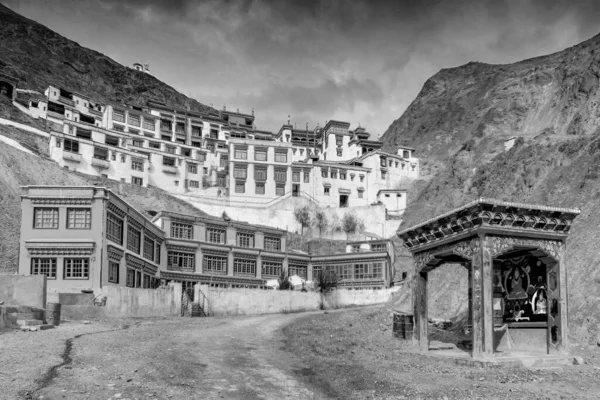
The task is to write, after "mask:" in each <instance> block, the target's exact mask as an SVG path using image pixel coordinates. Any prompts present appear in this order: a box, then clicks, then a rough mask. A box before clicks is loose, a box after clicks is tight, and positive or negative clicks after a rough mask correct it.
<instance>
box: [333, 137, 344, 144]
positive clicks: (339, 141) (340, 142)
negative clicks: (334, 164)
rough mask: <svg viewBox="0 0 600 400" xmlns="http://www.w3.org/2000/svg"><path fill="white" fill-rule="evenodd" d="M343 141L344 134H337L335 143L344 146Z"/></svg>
mask: <svg viewBox="0 0 600 400" xmlns="http://www.w3.org/2000/svg"><path fill="white" fill-rule="evenodd" d="M343 141H344V137H343V136H336V137H335V145H336V146H338V147H340V146H342V144H343Z"/></svg>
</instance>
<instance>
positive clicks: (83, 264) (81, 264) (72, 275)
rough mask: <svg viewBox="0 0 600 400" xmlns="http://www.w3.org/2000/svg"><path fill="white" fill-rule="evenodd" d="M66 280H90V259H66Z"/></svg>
mask: <svg viewBox="0 0 600 400" xmlns="http://www.w3.org/2000/svg"><path fill="white" fill-rule="evenodd" d="M64 263H65V264H64V266H65V270H64V279H89V278H90V259H89V258H65V261H64Z"/></svg>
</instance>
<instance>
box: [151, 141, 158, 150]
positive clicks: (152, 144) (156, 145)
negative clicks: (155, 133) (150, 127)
mask: <svg viewBox="0 0 600 400" xmlns="http://www.w3.org/2000/svg"><path fill="white" fill-rule="evenodd" d="M148 147H149V148H151V149H156V150H160V142H152V141H149V142H148Z"/></svg>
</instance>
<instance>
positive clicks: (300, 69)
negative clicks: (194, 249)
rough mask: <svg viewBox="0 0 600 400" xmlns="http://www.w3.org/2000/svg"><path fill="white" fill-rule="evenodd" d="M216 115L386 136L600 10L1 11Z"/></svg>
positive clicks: (589, 31) (431, 5) (125, 7)
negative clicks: (421, 99)
mask: <svg viewBox="0 0 600 400" xmlns="http://www.w3.org/2000/svg"><path fill="white" fill-rule="evenodd" d="M0 1H2V2H4V3H5V4H6V5H8V6H9V7H11V8H13V9H14V10H15V11H18V12H20V13H21V14H23V15H24V16H26V17H28V18H31V19H33V20H36V21H38V22H40V23H42V24H44V25H46V26H48V27H49V28H50V29H53V30H55V31H57V32H58V33H60V34H62V35H64V36H67V37H68V38H70V39H72V40H75V41H76V42H78V43H80V44H81V45H83V46H86V47H90V48H92V49H95V50H98V51H100V52H102V53H104V54H106V55H108V56H109V57H111V58H113V59H115V60H116V61H118V62H120V63H122V64H124V65H131V64H132V63H133V62H142V63H149V64H150V69H151V72H152V73H153V74H154V75H155V76H156V77H158V78H159V79H161V80H163V81H164V82H166V83H168V84H170V85H171V86H173V87H175V88H176V89H178V90H180V91H181V92H183V93H185V94H186V95H188V96H191V97H194V98H196V99H197V100H198V101H200V102H201V103H204V104H209V105H210V104H213V105H214V106H215V107H216V108H221V107H223V106H224V105H226V106H227V108H228V109H238V108H239V109H240V111H245V112H250V111H251V109H252V108H254V110H255V113H256V116H257V119H256V124H257V126H258V127H259V128H262V129H270V130H278V129H279V127H280V126H281V124H282V123H284V122H285V121H286V120H287V119H288V115H290V116H291V120H292V123H295V124H297V126H298V127H304V126H306V123H308V124H309V126H310V127H313V126H315V125H316V124H317V123H318V124H320V125H321V126H322V125H323V124H324V123H325V121H327V120H329V119H338V120H345V121H349V122H350V123H351V124H352V126H353V127H355V126H357V125H358V124H361V125H362V126H364V127H366V128H367V130H369V131H370V132H371V133H372V134H374V136H379V135H381V134H382V133H383V132H384V131H385V130H386V129H387V127H388V126H389V125H390V123H391V122H392V121H393V120H394V119H396V118H398V117H400V116H401V115H402V112H403V111H404V110H405V109H406V107H407V106H408V105H409V104H410V102H411V101H412V100H413V99H414V98H415V96H416V95H417V94H418V92H419V91H420V89H421V87H422V85H423V83H424V82H425V81H426V80H427V78H429V77H430V76H431V75H433V74H435V73H436V72H437V71H439V70H440V69H441V68H447V67H454V66H458V65H461V64H465V63H467V62H469V61H481V62H487V63H511V62H514V61H519V60H522V59H525V58H530V57H534V56H538V55H543V54H548V53H552V52H555V51H559V50H562V49H564V48H566V47H569V46H572V45H575V44H577V43H579V42H581V41H583V40H586V39H588V38H590V37H592V36H594V35H596V34H598V33H600V4H596V3H600V2H597V1H596V0H589V1H573V0H564V1H550V0H539V1H534V0H473V1H462V0H453V1H444V0H431V1H427V0H422V1H419V0H406V1H402V0H398V1H392V0H388V1H368V0H357V1H350V0H304V1H294V2H292V1H284V0H231V1H229V0H221V1H217V0H214V1H202V0H127V1H125V0H93V1H92V0H44V1H39V0H0Z"/></svg>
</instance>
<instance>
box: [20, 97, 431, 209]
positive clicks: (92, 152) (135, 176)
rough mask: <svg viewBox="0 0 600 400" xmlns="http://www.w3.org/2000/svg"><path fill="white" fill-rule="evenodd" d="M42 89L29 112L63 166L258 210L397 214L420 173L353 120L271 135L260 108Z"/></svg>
mask: <svg viewBox="0 0 600 400" xmlns="http://www.w3.org/2000/svg"><path fill="white" fill-rule="evenodd" d="M45 95H46V97H47V101H46V102H44V101H37V102H30V107H29V111H30V114H31V115H32V116H37V117H38V118H43V119H45V121H46V126H47V127H48V128H49V129H50V133H51V140H50V154H51V157H52V158H53V159H54V160H55V161H57V162H58V163H59V164H60V165H62V166H65V167H68V168H69V169H72V170H76V171H79V172H83V173H86V174H90V175H96V176H104V177H106V178H109V179H114V180H121V181H124V182H128V183H133V184H137V185H141V186H147V185H152V186H157V187H159V188H161V189H164V190H167V191H169V192H171V193H174V194H185V195H191V196H198V197H203V198H212V199H215V200H219V201H220V202H221V203H222V204H227V205H236V204H243V205H245V206H250V207H258V208H269V207H270V206H271V205H274V204H276V203H278V202H280V201H283V200H285V199H286V198H287V197H305V198H306V199H308V200H309V201H311V202H313V203H316V204H318V205H321V206H333V207H348V206H350V207H352V206H367V205H370V204H373V203H382V204H385V206H386V207H388V206H389V208H388V211H389V212H390V213H397V214H398V213H401V212H402V211H403V209H404V208H405V206H406V192H405V190H404V188H403V180H405V179H415V178H418V176H419V160H418V159H417V158H415V157H413V153H414V149H412V148H408V147H399V148H397V149H396V151H395V152H393V153H389V152H385V151H383V150H382V145H383V143H382V142H380V141H376V140H370V139H369V138H370V134H369V133H368V132H367V131H366V130H365V129H364V128H362V127H360V126H359V127H358V128H356V129H354V130H351V129H350V123H348V122H343V121H334V120H332V121H329V122H327V124H326V125H325V127H322V128H321V127H319V126H317V127H316V128H314V129H312V130H309V129H308V127H307V128H306V129H304V130H302V129H297V128H295V127H293V126H292V125H291V124H290V123H289V121H288V123H287V124H284V125H283V126H282V127H281V129H280V130H279V132H277V133H276V134H274V133H272V132H268V131H263V130H258V129H256V128H255V126H254V112H252V114H244V113H240V112H239V111H236V112H232V111H228V110H225V109H224V110H222V111H216V110H213V111H211V112H209V113H199V112H193V111H189V110H185V109H176V108H174V107H170V106H168V105H166V104H164V103H160V102H156V101H149V102H148V103H147V104H146V105H145V106H143V107H138V106H128V105H119V104H101V103H98V102H95V101H93V99H89V98H87V97H86V96H83V95H80V94H77V93H73V92H69V91H67V90H65V89H62V88H58V87H54V86H50V87H48V89H47V90H46V91H45ZM392 196H394V201H392V200H390V198H391V197H392Z"/></svg>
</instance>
